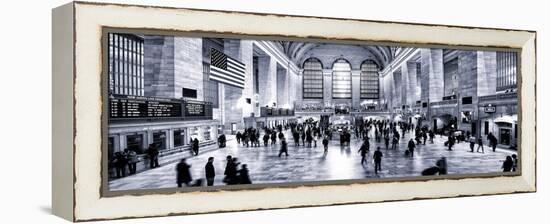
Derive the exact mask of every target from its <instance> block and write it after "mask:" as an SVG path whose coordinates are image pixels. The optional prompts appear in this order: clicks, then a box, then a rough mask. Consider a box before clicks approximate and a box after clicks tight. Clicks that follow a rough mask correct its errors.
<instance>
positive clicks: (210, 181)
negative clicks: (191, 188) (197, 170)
mask: <svg viewBox="0 0 550 224" xmlns="http://www.w3.org/2000/svg"><path fill="white" fill-rule="evenodd" d="M213 163H214V157H210V158H208V162H207V163H206V166H204V172H205V174H206V186H213V185H214V177H215V176H216V170H215V169H214V164H213Z"/></svg>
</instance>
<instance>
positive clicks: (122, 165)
mask: <svg viewBox="0 0 550 224" xmlns="http://www.w3.org/2000/svg"><path fill="white" fill-rule="evenodd" d="M111 163H112V164H113V165H114V166H115V168H116V177H117V178H121V177H125V176H126V165H127V164H128V160H127V158H126V154H124V152H116V153H115V157H114V158H113V160H112V161H111Z"/></svg>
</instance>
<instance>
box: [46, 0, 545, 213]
mask: <svg viewBox="0 0 550 224" xmlns="http://www.w3.org/2000/svg"><path fill="white" fill-rule="evenodd" d="M52 17H53V32H52V33H53V38H52V39H53V74H52V78H53V88H52V89H53V93H52V94H53V137H52V138H53V181H52V182H53V211H54V213H55V214H56V215H59V216H61V217H63V218H66V219H68V220H71V221H89V220H103V219H119V218H134V217H151V216H166V215H179V214H181V215H183V214H200V213H212V212H225V211H245V210H260V209H274V208H292V207H303V206H323V205H339V204H350V203H368V202H383V201H396V200H413V199H428V198H446V197H461V196H479V195H491V194H507V193H520V192H534V191H536V165H535V161H536V159H535V155H536V145H535V133H536V129H535V127H536V109H535V100H536V98H535V85H536V82H535V73H536V65H535V47H536V45H535V43H536V32H534V31H527V30H504V29H492V28H477V27H456V26H444V25H429V24H406V23H395V22H391V23H390V22H380V21H366V20H353V19H339V18H321V17H307V16H290V15H272V14H256V13H241V12H226V11H210V10H197V9H183V8H166V7H153V6H139V5H120V4H100V3H82V2H73V3H69V4H67V5H64V6H60V7H58V8H56V9H54V10H53V15H52ZM243 24H246V26H243ZM229 199H237V200H238V201H239V203H233V202H231V201H232V200H229ZM205 202H207V203H205Z"/></svg>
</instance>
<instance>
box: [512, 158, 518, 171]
mask: <svg viewBox="0 0 550 224" xmlns="http://www.w3.org/2000/svg"><path fill="white" fill-rule="evenodd" d="M512 160H513V161H514V165H513V166H512V172H516V170H517V169H518V155H516V154H513V155H512Z"/></svg>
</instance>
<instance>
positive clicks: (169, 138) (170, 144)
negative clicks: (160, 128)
mask: <svg viewBox="0 0 550 224" xmlns="http://www.w3.org/2000/svg"><path fill="white" fill-rule="evenodd" d="M166 137H167V141H168V144H166V145H167V146H168V148H169V149H173V148H174V129H173V128H170V129H169V130H168V133H167V135H166Z"/></svg>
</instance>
